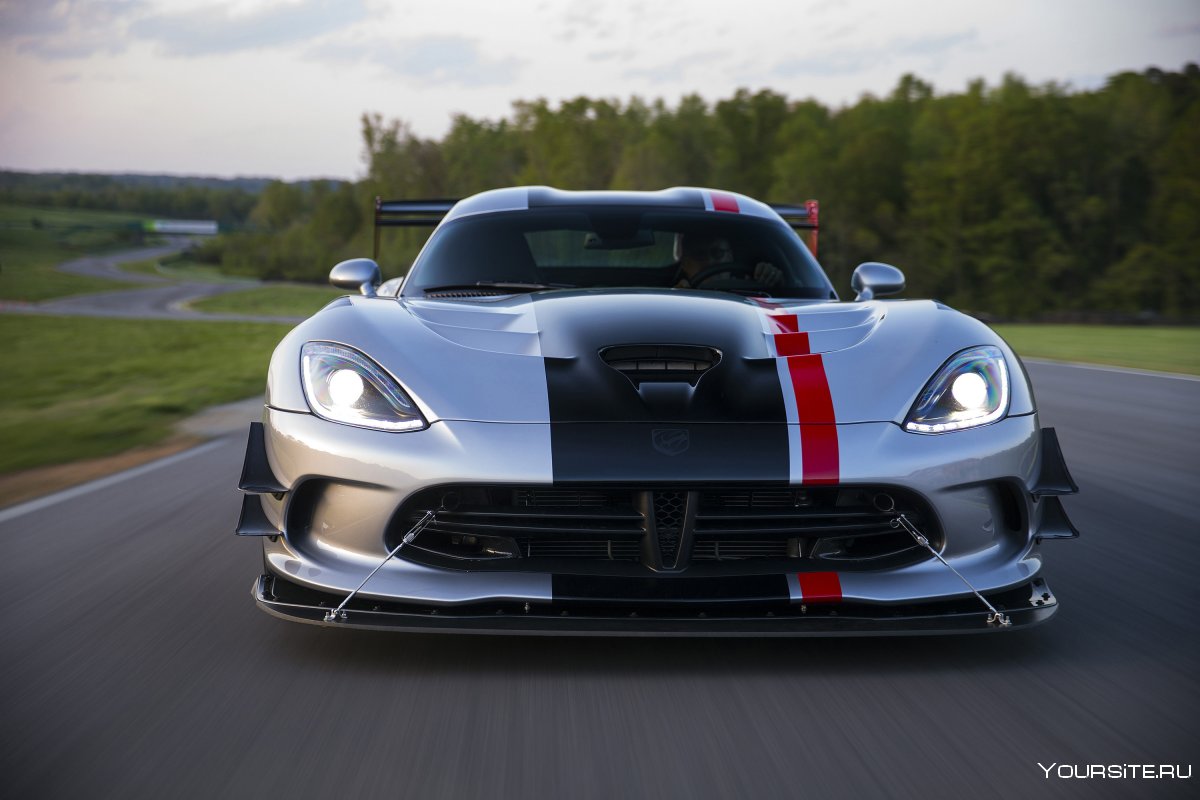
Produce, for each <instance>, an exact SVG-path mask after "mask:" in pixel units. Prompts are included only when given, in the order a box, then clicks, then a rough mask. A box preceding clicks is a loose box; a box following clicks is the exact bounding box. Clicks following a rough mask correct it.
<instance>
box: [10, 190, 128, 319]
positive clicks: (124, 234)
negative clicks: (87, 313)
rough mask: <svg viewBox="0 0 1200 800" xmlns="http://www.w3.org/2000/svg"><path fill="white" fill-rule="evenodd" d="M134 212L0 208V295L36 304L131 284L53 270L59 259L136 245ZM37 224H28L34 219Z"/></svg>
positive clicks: (59, 262) (20, 207) (21, 207)
mask: <svg viewBox="0 0 1200 800" xmlns="http://www.w3.org/2000/svg"><path fill="white" fill-rule="evenodd" d="M143 218H144V215H138V214H120V213H115V212H112V213H110V212H105V211H74V210H61V209H59V210H53V209H50V210H47V209H39V208H28V207H24V206H0V299H3V300H21V301H26V302H37V301H39V300H48V299H50V298H52V297H62V296H64V295H71V294H85V293H87V292H101V291H111V290H113V289H121V288H124V287H126V286H131V285H132V284H124V283H118V282H115V281H109V280H103V279H100V278H87V277H81V276H77V275H66V274H64V273H61V272H56V271H55V269H54V268H55V267H56V266H58V265H59V264H61V263H62V262H64V261H70V260H71V259H74V258H81V257H83V256H84V255H88V254H94V253H99V252H105V251H111V250H114V249H121V248H128V247H133V246H136V238H137V237H136V234H135V233H134V232H133V230H132V228H128V227H127V228H122V227H120V226H122V225H129V224H130V223H134V222H137V221H138V220H141V219H143ZM35 220H36V221H37V225H39V226H40V227H35V226H34V221H35Z"/></svg>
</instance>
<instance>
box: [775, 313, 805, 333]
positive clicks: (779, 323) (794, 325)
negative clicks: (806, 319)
mask: <svg viewBox="0 0 1200 800" xmlns="http://www.w3.org/2000/svg"><path fill="white" fill-rule="evenodd" d="M767 319H769V320H771V325H772V326H773V327H774V328H775V329H776V332H777V333H796V332H797V331H799V330H800V323H799V322H797V320H796V315H795V314H768V315H767Z"/></svg>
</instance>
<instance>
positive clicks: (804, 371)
mask: <svg viewBox="0 0 1200 800" xmlns="http://www.w3.org/2000/svg"><path fill="white" fill-rule="evenodd" d="M787 363H788V373H789V374H790V375H791V377H792V391H793V392H795V394H796V416H797V421H798V422H799V423H800V453H801V458H802V460H803V462H804V475H803V477H802V479H801V480H802V482H803V483H811V484H830V483H837V482H838V479H839V474H840V465H839V462H838V433H837V418H836V417H835V416H834V412H833V397H832V396H831V395H830V393H829V380H828V378H826V376H825V363H824V362H823V361H822V360H821V356H820V354H816V353H814V354H812V355H796V356H787Z"/></svg>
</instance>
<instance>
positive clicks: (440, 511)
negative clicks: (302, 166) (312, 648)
mask: <svg viewBox="0 0 1200 800" xmlns="http://www.w3.org/2000/svg"><path fill="white" fill-rule="evenodd" d="M376 223H377V228H376V234H377V242H378V231H379V227H382V226H386V225H389V224H398V225H403V224H410V225H411V224H427V225H436V228H435V230H434V231H433V233H432V235H431V236H430V238H429V240H428V242H427V243H426V244H425V246H424V248H423V250H422V251H421V253H420V255H419V256H418V258H417V259H416V261H415V263H414V264H413V267H412V269H411V271H410V272H409V274H408V276H407V277H406V279H394V280H390V281H387V282H386V283H381V280H380V271H379V267H378V266H377V265H376V263H375V261H373V260H371V259H365V258H363V259H353V260H351V261H347V262H343V263H341V264H339V265H337V266H336V267H334V269H333V272H332V274H331V280H332V282H333V283H334V284H335V285H337V286H341V287H345V288H348V289H351V290H353V291H355V292H357V293H356V294H353V295H351V296H346V297H342V298H339V299H338V300H335V301H334V302H332V303H330V304H329V305H328V306H327V307H325V308H324V309H323V310H321V311H320V312H319V313H317V314H316V315H315V316H313V317H312V318H311V319H308V320H307V321H305V322H304V323H302V324H300V325H299V326H297V327H296V328H295V329H294V330H293V331H292V332H291V333H290V334H288V336H287V337H286V338H285V339H284V340H283V341H282V342H281V343H280V345H279V347H278V348H277V349H276V351H275V354H274V356H273V358H272V360H271V366H270V373H269V375H268V378H267V391H266V409H265V412H264V417H263V422H262V423H261V424H259V423H255V424H253V425H252V426H251V430H250V438H249V443H248V447H247V452H246V460H245V466H244V468H243V472H242V479H241V483H240V488H241V489H242V490H243V491H244V492H246V496H245V498H244V504H243V507H242V515H241V519H240V521H239V523H238V533H239V534H242V535H248V536H259V537H262V542H263V560H264V569H263V575H262V576H261V577H260V578H259V579H258V580H257V581H256V582H255V585H254V590H253V591H254V597H255V599H256V600H257V602H258V605H259V606H260V607H262V608H263V609H265V610H266V611H268V612H270V613H272V614H274V615H276V616H279V617H283V618H285V619H291V620H296V621H300V622H309V623H316V624H324V625H331V626H342V627H363V628H391V629H394V630H413V631H426V630H442V631H470V632H483V633H525V634H530V633H570V634H618V635H699V634H703V635H792V634H821V635H835V634H870V633H884V634H889V633H946V632H971V631H988V630H993V631H1000V630H1012V629H1015V628H1019V627H1027V626H1030V625H1033V624H1036V623H1038V622H1042V621H1044V620H1046V619H1047V618H1049V617H1050V616H1051V615H1052V614H1053V613H1054V611H1055V609H1056V601H1055V598H1054V596H1053V595H1052V594H1051V593H1050V589H1049V587H1048V586H1047V584H1046V582H1045V580H1044V578H1043V576H1042V554H1041V549H1040V542H1041V541H1042V540H1044V539H1061V538H1072V537H1075V536H1077V535H1078V532H1077V531H1076V530H1075V528H1074V527H1073V526H1072V525H1071V523H1070V521H1069V520H1068V519H1067V516H1066V514H1065V512H1064V510H1063V506H1062V504H1061V501H1060V499H1059V495H1063V494H1070V493H1073V492H1075V491H1076V487H1075V484H1074V482H1073V481H1072V479H1071V477H1070V474H1069V473H1068V471H1067V469H1066V466H1065V463H1064V461H1063V458H1062V454H1061V452H1060V450H1059V447H1058V442H1057V439H1056V438H1055V435H1054V431H1053V430H1052V429H1048V428H1041V427H1040V426H1039V424H1038V415H1037V407H1036V405H1035V403H1034V397H1033V392H1032V390H1031V388H1030V384H1029V379H1028V377H1027V376H1026V374H1025V372H1024V369H1023V367H1022V365H1021V362H1020V360H1019V359H1018V358H1017V356H1016V355H1015V354H1014V353H1013V352H1012V350H1010V349H1009V347H1008V345H1007V344H1005V342H1004V340H1002V339H1001V338H1000V337H999V336H997V335H996V334H995V333H994V332H992V331H991V330H990V329H989V328H988V327H987V326H985V325H984V324H982V323H981V322H979V321H977V320H975V319H973V318H971V317H968V316H965V315H963V314H960V313H958V312H956V311H954V310H952V309H950V308H947V307H946V306H944V305H942V304H941V303H938V302H936V301H930V300H890V301H889V300H880V299H879V297H880V296H882V295H888V294H894V293H897V292H899V291H900V290H902V289H903V287H904V277H903V275H902V274H901V273H900V271H899V270H897V269H896V268H894V267H891V266H888V265H886V264H880V263H874V262H872V263H866V264H862V265H860V266H859V267H858V268H857V269H856V270H855V272H854V276H853V279H852V282H851V285H852V288H853V290H854V292H855V294H856V297H855V298H854V299H853V300H852V301H840V300H839V298H838V295H837V293H836V292H835V290H834V288H833V286H832V285H831V284H830V282H829V280H828V278H827V277H826V276H825V274H824V272H823V271H822V269H821V267H820V265H819V264H818V262H817V260H816V258H815V255H814V253H815V251H816V246H815V245H816V233H817V225H818V217H817V204H816V203H815V202H813V201H809V202H808V203H804V204H800V205H796V206H770V205H767V204H764V203H761V202H758V201H756V200H753V199H751V198H749V197H745V196H743V195H739V194H734V193H730V192H721V191H714V190H709V189H697V188H675V189H667V190H663V191H659V192H566V191H559V190H556V189H551V188H546V187H520V188H511V189H500V190H495V191H489V192H484V193H482V194H478V195H475V196H473V197H469V198H467V199H465V200H461V201H459V202H453V201H406V202H394V203H392V202H382V203H377V207H376ZM805 239H807V240H808V241H807V243H806V241H805Z"/></svg>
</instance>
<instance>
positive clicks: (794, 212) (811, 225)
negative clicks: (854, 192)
mask: <svg viewBox="0 0 1200 800" xmlns="http://www.w3.org/2000/svg"><path fill="white" fill-rule="evenodd" d="M767 205H769V206H770V207H771V210H772V211H774V212H775V213H776V214H778V215H779V216H781V217H783V221H784V222H786V223H787V224H788V225H791V226H792V227H793V228H794V229H796V230H804V231H812V254H813V258H816V257H817V228H818V220H819V218H820V211H821V205H820V203H818V202H817V201H816V200H805V201H804V204H803V205H796V204H794V203H768V204H767Z"/></svg>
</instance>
